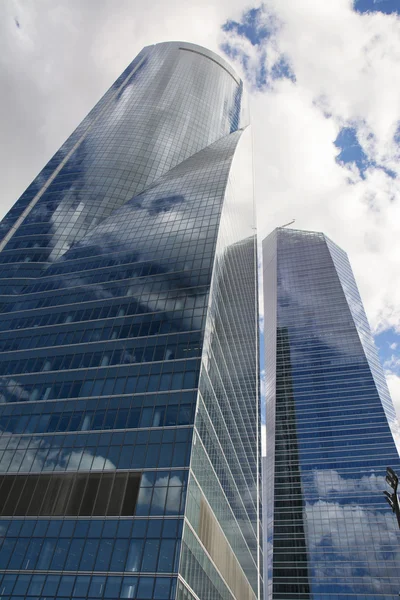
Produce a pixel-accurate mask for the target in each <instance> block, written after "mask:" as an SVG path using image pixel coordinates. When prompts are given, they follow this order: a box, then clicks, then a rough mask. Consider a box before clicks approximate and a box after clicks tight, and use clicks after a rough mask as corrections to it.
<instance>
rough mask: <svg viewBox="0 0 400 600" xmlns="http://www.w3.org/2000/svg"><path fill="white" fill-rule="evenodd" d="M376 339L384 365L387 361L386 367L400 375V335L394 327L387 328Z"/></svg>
mask: <svg viewBox="0 0 400 600" xmlns="http://www.w3.org/2000/svg"><path fill="white" fill-rule="evenodd" d="M374 339H375V345H376V347H377V349H378V353H379V358H380V360H381V363H382V365H384V364H385V363H386V365H385V368H386V369H388V370H390V371H392V372H393V373H395V374H396V375H400V335H399V334H398V333H396V331H395V330H394V329H387V330H386V331H382V333H379V334H378V335H376V336H375V338H374ZM397 361H398V363H399V364H398V365H396V362H397Z"/></svg>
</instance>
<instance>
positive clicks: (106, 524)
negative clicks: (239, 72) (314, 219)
mask: <svg viewBox="0 0 400 600" xmlns="http://www.w3.org/2000/svg"><path fill="white" fill-rule="evenodd" d="M246 125H247V120H246V109H245V106H244V96H243V88H242V83H241V82H240V80H239V79H238V78H237V76H236V75H235V73H233V72H232V70H231V69H230V67H229V66H228V65H227V64H226V63H225V62H224V61H223V60H222V59H220V58H219V57H217V56H216V55H214V54H212V53H210V52H209V51H207V50H205V49H203V48H199V47H197V46H193V45H191V44H186V43H178V42H176V43H175V42H174V43H167V44H158V45H156V46H151V47H148V48H145V49H144V50H143V51H142V52H141V53H140V54H139V56H138V57H137V58H136V59H135V60H134V61H133V62H132V64H131V65H130V66H129V67H128V68H127V69H126V71H125V72H124V73H123V74H122V75H121V77H120V78H119V79H118V80H117V81H116V83H115V84H114V85H113V86H112V87H111V88H110V90H109V91H108V92H107V93H106V95H105V96H104V97H103V98H102V99H101V100H100V102H99V103H98V104H97V105H96V107H95V108H94V109H93V111H91V113H90V114H89V115H88V116H87V117H86V119H85V120H84V121H83V122H82V123H81V125H80V126H79V127H78V129H77V130H76V131H75V132H74V133H73V134H72V136H71V137H70V138H69V139H68V140H67V142H66V143H65V144H64V145H63V146H62V148H61V149H60V151H59V152H58V153H57V154H56V155H55V156H54V157H53V159H52V160H51V161H50V162H49V163H48V165H46V167H45V168H44V169H43V171H42V172H41V173H40V175H39V176H38V177H37V178H36V180H35V181H34V182H33V183H32V185H31V186H30V187H29V188H28V190H27V191H26V192H25V193H24V194H23V195H22V197H21V198H20V199H19V200H18V202H17V203H16V204H15V206H14V207H13V208H12V209H11V211H10V212H9V213H8V215H7V216H6V217H5V218H4V220H3V222H2V224H1V230H2V233H3V236H4V237H3V240H2V242H1V243H0V250H1V252H0V278H1V281H0V293H1V294H2V296H1V305H0V311H1V312H0V352H1V354H0V393H1V399H2V404H1V405H0V427H1V431H2V434H1V436H0V452H1V455H0V473H2V474H4V473H7V474H8V475H9V476H7V477H3V478H2V479H0V482H1V484H2V487H1V489H0V493H3V492H4V497H2V502H1V506H2V517H1V519H0V530H1V533H2V535H3V536H4V538H3V546H2V549H1V551H0V575H1V577H3V575H4V577H3V579H2V583H0V589H1V596H2V598H23V597H25V596H27V597H31V596H34V597H36V598H39V597H43V598H56V597H57V598H70V597H74V598H86V597H88V598H101V597H103V596H104V597H105V598H120V597H122V598H138V599H143V600H146V599H149V600H150V599H152V598H154V599H156V598H157V599H159V600H169V599H173V598H175V597H176V596H177V594H178V593H179V594H180V593H181V592H180V591H179V592H178V591H177V581H178V573H180V572H182V569H184V570H185V575H184V577H185V579H186V580H187V583H188V584H189V585H190V586H191V587H192V589H195V587H196V585H195V583H194V579H195V578H197V580H202V578H203V579H204V580H206V579H207V576H206V573H208V571H207V569H208V570H209V569H210V568H212V569H214V570H215V571H216V572H219V573H220V570H221V568H223V566H221V565H219V566H217V565H215V564H214V562H213V564H212V567H209V566H208V563H207V561H209V559H208V558H207V557H206V552H205V550H206V546H205V543H204V541H205V540H203V542H201V543H200V545H199V550H198V551H199V553H200V555H201V559H200V563H201V567H200V571H199V568H198V566H197V564H200V563H196V565H193V564H192V566H190V565H189V567H188V566H187V562H186V563H185V561H184V559H183V558H182V559H181V550H180V548H181V539H182V531H183V523H184V516H185V506H186V490H187V485H188V480H189V465H190V460H191V454H192V447H194V443H195V442H194V440H195V439H197V440H198V439H199V437H198V436H199V433H197V432H196V433H195V434H193V425H194V420H195V411H196V406H199V404H200V397H199V392H198V388H199V374H200V369H201V359H202V356H203V355H204V352H205V350H204V339H205V331H206V321H207V322H209V321H210V319H211V318H212V319H213V322H214V323H215V324H216V325H218V322H219V321H220V317H219V316H218V315H216V314H215V308H214V309H213V307H216V306H217V303H216V301H214V300H213V295H217V292H216V290H217V289H218V284H217V283H212V282H214V281H215V280H216V279H217V278H219V279H221V273H222V272H224V269H225V270H226V272H227V273H228V271H229V269H231V267H229V268H228V265H227V266H226V268H225V267H224V266H223V262H224V260H225V259H224V253H225V254H227V252H228V246H229V245H232V244H237V243H238V242H239V243H240V240H241V239H245V238H247V237H248V236H249V232H250V233H251V234H252V231H251V230H249V229H248V227H247V225H245V227H244V229H243V230H242V231H240V232H239V233H236V234H235V235H234V236H233V237H232V235H231V236H230V237H229V236H228V237H226V235H225V237H224V234H223V233H222V232H223V230H224V229H225V228H226V225H223V223H228V221H229V219H228V218H226V217H223V218H222V219H221V213H222V215H224V214H225V213H226V211H227V210H229V211H230V212H232V214H236V215H241V214H242V212H243V210H244V212H245V213H248V220H250V221H251V219H252V208H251V207H252V199H251V197H247V198H246V202H247V204H245V206H244V207H243V205H242V204H241V198H239V200H238V201H237V202H235V201H234V200H232V198H231V196H232V191H229V190H228V191H227V189H228V188H229V186H231V183H230V182H231V177H230V178H229V184H228V177H229V175H230V170H231V165H232V160H233V158H234V156H235V150H236V147H237V145H238V142H239V140H240V138H241V135H242V131H243V128H244V127H245V126H246ZM227 186H228V188H227ZM228 196H229V201H228ZM225 197H227V200H225ZM225 205H226V206H229V208H225ZM236 218H237V217H236ZM222 237H224V239H225V241H224V242H221V241H220V240H221V238H222ZM249 244H250V245H249V248H253V245H254V240H253V238H251V240H249ZM232 247H233V246H232ZM216 248H217V255H218V256H220V258H219V259H218V260H219V262H218V263H216V264H218V266H216V267H215V268H214V261H215V260H216ZM231 252H235V250H232V251H231ZM241 253H242V251H240V252H239V254H241ZM249 260H250V263H249V264H253V263H252V262H251V261H252V260H253V259H251V258H249ZM225 277H226V278H229V275H226V276H225ZM232 281H233V280H232ZM236 285H237V292H236V295H240V294H243V295H244V296H246V297H247V296H248V298H249V299H251V301H253V299H254V297H255V285H256V284H255V272H254V269H253V271H252V272H250V279H247V280H246V281H245V280H238V282H237V283H236ZM245 286H247V287H245ZM247 289H248V292H247V291H246V290H247ZM210 292H211V296H210ZM246 302H247V300H246ZM212 310H214V312H213V314H212V316H210V315H211V311H212ZM232 310H233V309H232ZM236 313H237V311H236ZM207 315H209V316H207ZM208 327H209V326H208ZM220 327H223V326H222V325H220ZM238 327H239V328H240V327H245V325H243V326H242V325H240V324H239V325H238ZM207 331H211V330H210V329H209V328H208V329H207ZM207 335H209V334H207ZM246 335H247V336H248V338H249V339H248V341H246V343H249V344H251V345H252V347H253V348H254V352H253V355H252V359H251V360H253V359H254V364H253V363H252V366H251V367H249V368H250V371H251V369H252V368H255V366H254V365H255V363H256V361H255V358H256V352H255V348H256V334H255V330H254V328H253V329H251V328H250V329H249V328H248V327H247V329H246ZM222 358H223V357H221V358H220V359H219V360H222ZM203 361H204V359H203ZM233 367H234V365H233V364H232V363H230V365H229V368H228V369H227V368H226V367H225V366H223V367H221V369H222V370H224V372H225V375H226V377H229V376H230V374H231V373H232V377H235V374H234V372H232V369H233ZM235 368H236V367H235ZM251 376H253V373H252V375H251ZM254 381H255V378H254V380H252V382H251V383H248V382H247V381H243V385H245V387H246V390H247V388H248V390H247V391H246V402H247V404H246V406H243V407H242V408H241V410H242V412H243V414H247V412H249V413H250V414H251V415H252V416H253V415H256V414H257V412H258V406H257V394H256V390H255V387H254ZM236 385H238V384H236ZM250 392H251V393H250ZM247 405H248V406H247ZM238 410H239V407H238ZM232 423H233V422H232V421H231V422H230V427H232ZM199 429H200V427H199ZM232 433H234V432H233V430H232ZM256 438H257V425H256V423H254V424H253V426H252V427H251V428H250V430H249V433H248V443H247V444H246V445H245V446H244V447H243V449H241V453H242V458H243V457H244V456H245V455H247V454H248V455H249V463H250V466H249V473H250V475H251V476H252V478H253V480H254V479H257V470H258V465H257V460H255V458H254V452H255V448H257V443H256ZM232 439H233V442H232V443H235V444H239V443H241V442H240V440H239V438H238V437H236V438H232ZM207 443H208V442H207ZM253 446H254V447H253ZM204 447H205V449H206V451H207V452H209V453H211V452H214V451H215V445H213V446H211V443H210V444H208V446H207V444H206V443H205V444H204ZM215 460H217V459H213V461H211V460H209V462H208V465H207V469H208V471H209V474H208V475H207V474H206V475H207V477H208V478H212V477H215V474H214V472H213V474H212V475H211V470H212V468H213V467H214V465H215V464H216V462H215ZM103 471H105V472H106V475H102V476H101V472H103ZM115 472H116V476H115V477H114V476H113V474H114V473H115ZM28 473H29V476H28V475H27V474H28ZM23 474H25V475H23ZM108 474H111V475H112V476H109V475H108ZM132 474H134V476H133V475H132ZM14 475H15V477H14ZM39 475H40V477H38V476H39ZM128 475H129V476H128ZM42 484H43V503H42V504H41V503H40V500H41V497H40V495H38V494H37V493H36V491H35V490H36V489H37V486H38V485H42ZM214 484H215V486H216V487H218V488H219V489H222V486H223V482H222V472H221V473H220V472H217V474H216V479H215V481H214ZM200 485H201V483H200ZM248 485H249V484H248ZM246 489H247V488H244V487H242V488H241V493H245V491H246ZM29 490H31V492H30V494H31V501H30V502H28V500H27V498H26V492H27V491H29ZM218 493H219V494H220V495H221V492H218ZM205 497H206V496H205ZM118 499H120V500H121V501H120V502H119V503H118ZM246 501H247V500H246ZM210 504H211V506H212V510H211V511H210V512H209V513H207V516H208V517H209V519H211V520H215V521H217V520H218V518H219V516H218V514H217V512H216V511H217V507H214V506H213V504H212V503H211V502H210ZM254 505H257V500H255V499H254V498H253V497H252V499H251V507H252V509H251V511H249V512H248V516H247V519H248V521H249V523H248V525H246V527H247V528H248V529H249V530H250V529H251V530H252V531H253V532H254V530H256V529H257V511H256V510H254ZM188 506H189V505H188ZM13 507H15V509H14V510H13ZM224 510H226V508H225V509H224ZM213 511H214V513H215V515H214V514H213ZM24 515H26V517H25V518H24ZM132 515H133V516H132ZM185 529H186V528H185ZM235 535H236V534H235ZM242 537H243V536H242ZM253 537H254V534H253ZM207 539H208V538H207ZM249 539H250V538H249ZM185 543H186V542H185ZM241 543H242V546H243V542H241ZM227 548H228V550H229V552H230V553H231V555H232V557H233V558H232V560H233V563H234V564H235V565H236V564H237V563H238V564H239V563H240V561H241V559H240V557H239V562H238V559H237V558H235V556H236V554H238V555H239V554H240V552H241V550H240V548H239V546H238V545H237V544H236V537H231V538H230V539H229V540H228V542H227ZM251 554H252V557H253V558H252V559H251V560H252V561H253V564H252V566H251V569H247V571H244V573H245V574H242V575H241V577H242V578H244V579H243V581H244V584H243V581H242V585H247V586H249V583H247V577H248V578H249V580H250V579H251V583H250V586H254V585H255V586H256V585H257V583H254V582H257V567H255V566H254V564H256V563H254V556H256V555H257V544H256V543H255V542H254V539H253V540H252V546H251ZM213 560H214V561H215V557H214V559H213ZM246 560H248V559H247V558H246ZM180 563H181V567H179V565H180ZM206 563H207V564H206ZM185 564H186V566H185ZM243 564H245V563H244V562H243ZM192 567H193V568H192ZM246 568H247V567H246ZM94 573H95V574H94ZM129 573H131V575H129ZM132 573H134V575H132ZM218 578H219V579H218ZM214 579H215V580H217V579H218V583H215V582H214V581H213V582H211V583H210V585H211V587H210V590H211V592H210V593H212V594H214V595H210V596H209V597H210V598H226V597H228V596H227V594H229V593H230V592H228V591H227V589H228V588H227V585H226V583H224V582H223V580H222V578H221V575H220V574H219V575H218V577H214ZM207 581H208V579H207ZM179 586H180V588H182V586H183V588H184V589H185V590H187V584H186V583H184V582H183V579H182V577H181V579H180V584H179ZM182 593H183V592H182ZM183 597H185V596H183ZM236 597H238V598H239V596H236Z"/></svg>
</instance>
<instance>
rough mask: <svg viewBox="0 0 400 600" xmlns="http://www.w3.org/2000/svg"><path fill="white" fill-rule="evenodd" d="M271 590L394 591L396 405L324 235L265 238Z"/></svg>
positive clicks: (334, 597)
mask: <svg viewBox="0 0 400 600" xmlns="http://www.w3.org/2000/svg"><path fill="white" fill-rule="evenodd" d="M263 275H264V284H263V285H264V314H265V329H264V341H265V367H266V428H267V436H266V437H267V456H266V458H265V459H263V460H264V461H265V462H264V467H265V468H264V475H265V483H264V486H265V487H264V491H265V497H266V511H265V520H266V523H265V533H266V535H265V554H266V561H265V563H266V571H267V574H266V578H267V577H268V583H266V591H267V593H266V597H267V598H268V599H269V600H271V599H273V600H283V599H286V600H296V599H299V600H300V599H302V600H353V599H354V600H367V599H368V600H394V599H395V598H398V593H399V591H400V534H399V531H398V526H397V522H396V518H395V516H394V515H393V514H392V512H391V510H390V508H389V507H388V505H387V503H386V501H385V498H384V496H383V493H382V492H383V490H385V489H388V486H387V484H386V482H385V474H386V467H387V466H390V467H392V468H394V469H395V470H397V471H398V472H399V471H400V460H399V454H398V452H397V450H396V446H395V441H394V437H393V435H392V432H394V431H395V421H396V418H395V412H394V408H393V404H392V401H391V398H390V396H389V392H388V389H387V385H386V381H385V378H384V375H383V371H382V367H381V365H380V363H379V359H378V356H377V353H376V349H375V346H374V343H373V339H372V336H371V333H370V329H369V326H368V322H367V319H366V316H365V313H364V309H363V305H362V302H361V299H360V296H359V293H358V290H357V286H356V283H355V280H354V277H353V274H352V271H351V267H350V265H349V262H348V259H347V256H346V254H345V253H344V252H343V251H342V250H341V249H340V248H338V247H337V246H336V245H335V244H334V243H333V242H332V241H331V240H329V239H328V238H327V237H326V236H325V235H323V234H322V233H313V232H307V231H296V230H289V229H282V228H280V229H276V230H275V231H274V232H273V233H271V234H270V235H269V236H268V237H267V238H266V239H265V240H264V242H263Z"/></svg>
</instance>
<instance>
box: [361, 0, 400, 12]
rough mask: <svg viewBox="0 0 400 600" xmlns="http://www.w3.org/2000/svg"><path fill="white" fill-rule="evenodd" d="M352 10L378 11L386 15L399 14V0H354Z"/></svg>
mask: <svg viewBox="0 0 400 600" xmlns="http://www.w3.org/2000/svg"><path fill="white" fill-rule="evenodd" d="M353 6H354V10H355V11H356V12H358V13H369V12H380V13H384V14H386V15H391V14H398V15H399V14H400V3H399V0H355V2H354V5H353Z"/></svg>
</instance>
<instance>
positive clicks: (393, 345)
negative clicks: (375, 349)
mask: <svg viewBox="0 0 400 600" xmlns="http://www.w3.org/2000/svg"><path fill="white" fill-rule="evenodd" d="M397 346H398V344H397V342H393V344H389V348H390V349H391V350H396V348H397Z"/></svg>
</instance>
